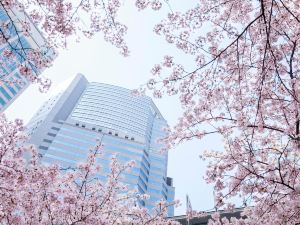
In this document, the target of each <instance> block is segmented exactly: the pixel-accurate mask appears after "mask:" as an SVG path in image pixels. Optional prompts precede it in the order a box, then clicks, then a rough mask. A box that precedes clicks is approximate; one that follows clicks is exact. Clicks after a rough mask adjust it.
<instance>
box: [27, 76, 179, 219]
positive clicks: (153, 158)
mask: <svg viewBox="0 0 300 225" xmlns="http://www.w3.org/2000/svg"><path fill="white" fill-rule="evenodd" d="M166 126H167V122H166V121H165V120H164V118H163V117H162V115H161V114H160V112H159V110H158V109H157V107H156V106H155V104H154V103H153V101H152V100H151V98H149V97H147V96H133V95H132V93H131V91H130V90H128V89H125V88H122V87H118V86H113V85H108V84H102V83H94V82H91V83H89V82H88V81H87V80H86V78H85V77H84V76H83V75H80V74H79V75H77V76H76V77H75V79H74V80H73V81H72V82H71V84H70V85H69V86H68V88H67V89H66V90H65V91H64V92H62V93H61V94H58V95H56V96H55V97H53V98H51V99H49V100H48V101H47V102H46V103H45V104H44V105H43V106H42V107H41V108H40V109H39V111H38V112H37V113H36V115H35V116H34V117H33V118H32V120H31V121H30V122H29V124H28V133H29V135H30V136H31V139H30V142H31V143H33V144H35V145H36V146H37V148H38V149H39V153H40V156H41V160H42V162H43V163H59V164H60V165H62V166H66V167H68V166H72V165H74V164H76V163H78V162H79V161H82V160H83V159H84V158H85V157H86V154H87V150H88V149H89V148H91V147H92V146H94V145H95V144H96V142H97V139H98V140H99V139H100V140H102V144H103V145H104V150H103V151H104V153H103V154H104V155H103V157H102V159H101V163H102V166H103V171H107V170H108V168H109V158H110V157H111V156H112V154H114V153H118V158H119V159H120V160H121V161H124V162H125V161H129V160H132V159H133V160H135V162H136V165H135V166H134V168H133V169H132V170H131V171H129V172H128V173H125V174H124V178H123V182H125V183H127V184H128V185H129V187H130V188H134V189H136V190H138V191H139V192H140V193H141V194H144V193H145V194H148V195H149V196H150V198H149V199H148V200H146V201H144V202H143V201H142V202H141V204H142V205H144V206H145V207H147V208H152V207H153V206H154V204H155V202H157V201H159V200H166V201H168V202H170V201H173V199H174V187H173V184H172V179H171V178H169V177H167V164H168V155H167V152H162V151H160V150H161V148H162V147H163V146H162V144H160V143H159V142H158V139H160V138H163V137H164V136H165V135H166V134H165V131H164V130H163V128H164V127H166ZM173 211H174V209H173V207H169V216H172V215H173Z"/></svg>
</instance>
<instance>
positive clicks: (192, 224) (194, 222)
mask: <svg viewBox="0 0 300 225" xmlns="http://www.w3.org/2000/svg"><path fill="white" fill-rule="evenodd" d="M242 211H243V208H238V209H235V210H234V211H233V212H225V211H223V210H219V211H218V212H219V213H220V216H221V217H226V218H228V219H230V218H231V217H236V218H241V212H242ZM215 212H216V211H211V212H207V216H204V217H194V218H192V219H190V220H189V221H188V219H187V216H186V215H182V216H174V217H171V218H170V219H172V220H175V221H178V222H179V223H180V224H182V225H207V224H208V221H209V219H211V218H212V217H211V215H212V214H213V213H215Z"/></svg>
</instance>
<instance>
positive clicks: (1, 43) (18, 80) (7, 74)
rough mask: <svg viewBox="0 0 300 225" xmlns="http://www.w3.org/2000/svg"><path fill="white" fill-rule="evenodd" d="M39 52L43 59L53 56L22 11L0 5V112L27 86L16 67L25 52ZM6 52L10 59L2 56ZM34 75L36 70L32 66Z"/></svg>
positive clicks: (20, 62) (21, 61) (22, 61)
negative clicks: (23, 26) (26, 28)
mask: <svg viewBox="0 0 300 225" xmlns="http://www.w3.org/2000/svg"><path fill="white" fill-rule="evenodd" d="M21 21H22V22H24V21H26V23H27V24H28V26H29V27H30V35H29V36H28V35H24V33H23V32H22V29H21V25H20V24H21ZM30 49H39V51H41V52H43V54H45V57H54V52H53V50H51V49H49V48H46V47H45V39H44V38H43V36H42V34H41V33H40V31H39V30H38V29H37V28H36V27H35V26H34V25H33V23H32V22H31V20H30V18H29V17H28V16H27V14H26V13H25V12H21V11H18V10H14V9H9V10H5V9H4V8H3V7H2V6H0V62H1V63H0V81H1V82H0V112H2V111H4V110H5V109H6V108H7V107H8V106H9V105H10V104H11V103H12V102H13V101H14V100H15V99H16V98H17V97H18V96H19V95H20V94H21V93H22V92H23V91H24V90H25V89H26V88H27V87H28V86H29V82H28V80H27V79H26V78H25V77H23V76H22V75H21V74H20V73H19V69H18V68H17V65H18V64H22V63H24V61H25V60H24V59H25V58H26V55H25V54H26V51H29V50H30ZM5 50H10V51H11V52H12V54H13V56H14V59H12V58H11V57H7V56H5V55H4V54H3V53H4V51H5ZM32 68H33V71H34V73H35V74H36V75H39V74H40V73H41V72H42V71H39V70H37V69H35V68H34V66H32Z"/></svg>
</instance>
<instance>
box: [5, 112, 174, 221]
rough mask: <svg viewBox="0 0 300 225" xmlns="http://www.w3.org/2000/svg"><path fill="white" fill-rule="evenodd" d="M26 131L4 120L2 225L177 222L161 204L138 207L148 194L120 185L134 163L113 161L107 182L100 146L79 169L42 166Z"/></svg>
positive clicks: (92, 150)
mask: <svg viewBox="0 0 300 225" xmlns="http://www.w3.org/2000/svg"><path fill="white" fill-rule="evenodd" d="M22 131H23V126H22V122H21V121H20V120H16V121H15V122H14V123H12V122H8V121H7V119H6V118H5V117H4V116H1V117H0V196H1V201H0V222H1V224H14V225H17V224H103V225H104V224H105V225H106V224H135V225H140V224H144V225H146V224H147V225H148V224H149V225H151V224H153V225H154V224H155V225H176V224H178V223H177V222H175V221H172V220H168V219H165V217H166V215H167V207H168V206H169V203H166V202H158V203H157V207H156V208H154V209H153V210H152V211H149V210H147V209H145V208H143V207H140V206H139V204H138V201H140V200H143V199H144V198H146V196H140V195H138V194H137V192H134V191H130V190H128V187H127V186H126V185H124V184H122V182H121V176H122V173H123V172H124V171H126V170H128V169H130V168H131V167H132V166H133V165H134V163H133V162H128V163H126V164H120V163H119V162H118V160H117V158H116V157H112V159H111V164H110V172H108V173H107V175H106V180H103V179H102V180H101V179H99V178H98V177H99V176H97V175H98V174H99V173H100V172H101V165H100V164H99V163H98V162H97V158H98V157H99V155H100V154H101V144H98V145H97V146H95V147H94V148H92V149H91V150H90V152H89V154H88V158H87V160H86V161H85V162H83V163H81V164H79V165H78V166H76V167H75V168H60V167H59V166H58V165H49V166H46V165H41V164H40V163H39V157H38V154H37V151H36V149H35V148H34V147H33V146H32V145H27V146H26V145H25V144H24V141H26V139H27V137H26V135H24V134H23V132H22ZM171 204H173V203H171Z"/></svg>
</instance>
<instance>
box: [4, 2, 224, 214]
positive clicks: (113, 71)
mask: <svg viewBox="0 0 300 225" xmlns="http://www.w3.org/2000/svg"><path fill="white" fill-rule="evenodd" d="M186 2H187V1H181V0H177V2H176V0H173V1H170V3H171V6H172V8H173V10H174V11H176V10H183V9H184V8H187V7H189V6H192V5H193V4H194V3H195V2H197V1H195V0H189V1H188V3H186ZM128 3H130V2H129V1H128ZM127 5H130V4H127ZM167 12H168V9H167V8H165V9H163V10H162V11H160V12H159V13H155V12H152V11H150V10H149V11H146V12H137V11H136V9H134V8H133V7H132V6H126V7H124V8H123V10H122V12H121V13H122V14H121V19H122V21H123V22H125V23H126V24H127V25H128V27H129V30H128V35H127V37H126V40H127V42H128V45H129V48H130V51H131V55H130V57H127V58H124V57H122V56H121V55H120V54H119V53H118V52H119V51H118V49H116V48H114V47H113V46H111V45H110V44H108V43H106V42H104V41H103V39H102V36H101V35H97V36H95V37H94V38H92V39H83V40H82V41H81V42H80V43H73V42H70V43H69V46H68V49H67V50H61V52H60V54H59V56H58V57H57V58H56V60H55V62H54V65H53V67H51V68H50V69H47V70H46V71H45V72H44V73H43V76H45V77H48V78H50V79H51V80H52V82H53V85H52V87H51V90H50V91H49V92H48V93H46V94H41V93H39V91H38V87H37V86H36V85H31V86H30V87H29V88H28V89H27V90H26V91H25V92H24V93H23V94H22V95H21V96H20V97H19V98H18V99H17V100H16V101H15V102H14V103H13V104H12V105H11V106H10V107H9V108H8V109H7V110H6V115H7V116H8V118H10V119H14V118H21V119H23V120H24V121H25V123H26V122H28V121H29V120H30V118H31V117H32V115H33V114H34V113H35V112H36V111H37V109H38V108H39V107H40V106H41V104H42V103H43V102H44V101H45V100H47V99H48V98H49V96H50V95H51V92H53V89H55V88H56V87H57V86H58V85H59V84H61V83H62V82H63V81H65V80H67V79H70V78H72V77H74V76H75V74H77V73H82V74H84V75H85V76H86V77H87V79H88V80H89V81H93V82H102V83H108V84H114V85H119V86H122V87H125V88H129V89H134V88H137V87H138V86H139V85H140V84H143V83H145V82H146V81H147V80H148V79H149V78H150V77H151V73H150V70H151V68H152V66H153V65H154V64H155V63H158V62H160V60H161V59H162V58H163V56H164V55H165V54H168V55H171V54H173V55H175V56H176V58H177V59H178V60H179V59H180V60H181V61H182V62H183V63H184V64H186V65H189V64H190V60H191V59H190V58H189V57H187V56H184V55H183V53H182V52H180V51H178V50H176V49H175V48H174V47H173V46H170V45H168V44H167V43H166V42H165V41H164V40H163V38H162V37H159V36H157V35H155V34H154V33H153V32H152V30H153V26H154V24H155V23H157V22H159V21H160V19H162V18H163V16H165V15H166V13H167ZM154 101H155V103H156V105H157V106H158V108H159V110H160V111H161V113H162V114H163V116H164V117H165V119H166V120H167V121H168V123H169V125H171V126H173V125H174V124H175V123H176V120H177V118H178V117H179V116H180V115H181V113H182V110H181V108H180V105H179V103H178V100H177V99H176V97H175V98H174V97H172V98H170V97H166V98H163V99H160V100H157V99H154ZM212 148H213V149H222V142H221V140H219V139H218V138H217V137H215V136H210V137H208V138H205V139H204V140H201V141H190V142H188V143H184V144H182V145H180V146H178V147H177V148H176V149H172V150H170V152H169V165H168V176H170V177H173V179H174V186H175V188H176V191H175V195H176V196H175V198H176V199H179V200H180V201H181V202H182V206H181V207H179V208H177V209H175V215H181V214H185V196H186V194H189V196H190V199H191V203H192V207H193V209H196V210H210V209H212V207H213V194H212V189H211V187H210V186H208V185H207V184H206V183H205V181H204V180H203V175H204V174H205V164H204V162H203V161H201V160H200V158H199V154H200V152H201V151H203V150H205V149H212Z"/></svg>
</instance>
